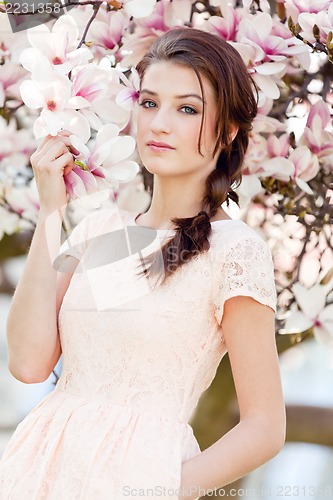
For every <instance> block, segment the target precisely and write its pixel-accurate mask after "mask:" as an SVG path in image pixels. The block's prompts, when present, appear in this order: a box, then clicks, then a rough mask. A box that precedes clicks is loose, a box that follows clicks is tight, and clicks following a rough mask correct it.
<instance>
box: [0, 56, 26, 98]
mask: <svg viewBox="0 0 333 500" xmlns="http://www.w3.org/2000/svg"><path fill="white" fill-rule="evenodd" d="M0 68H1V69H0V108H3V107H4V104H5V100H6V99H19V100H21V96H20V90H19V86H20V83H21V82H22V81H23V80H24V78H26V77H27V76H28V73H27V72H26V71H25V69H23V68H21V67H20V66H18V65H17V64H15V63H13V62H11V61H7V62H6V63H5V64H3V65H2V66H0Z"/></svg>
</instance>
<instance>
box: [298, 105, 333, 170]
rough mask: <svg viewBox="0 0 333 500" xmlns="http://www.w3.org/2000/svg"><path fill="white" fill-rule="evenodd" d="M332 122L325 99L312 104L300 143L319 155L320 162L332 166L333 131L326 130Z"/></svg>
mask: <svg viewBox="0 0 333 500" xmlns="http://www.w3.org/2000/svg"><path fill="white" fill-rule="evenodd" d="M330 123H331V117H330V112H329V109H328V106H327V104H326V103H325V102H324V101H323V100H319V101H318V102H316V103H315V104H314V105H313V106H311V109H310V113H309V116H308V119H307V123H306V127H305V130H304V133H303V135H302V137H301V138H300V140H299V144H300V145H301V146H307V147H308V148H309V149H310V151H311V152H312V153H313V154H314V155H317V157H318V159H319V161H320V162H322V163H327V164H329V165H330V166H331V165H332V161H333V133H332V131H328V130H325V129H326V128H327V127H328V126H330Z"/></svg>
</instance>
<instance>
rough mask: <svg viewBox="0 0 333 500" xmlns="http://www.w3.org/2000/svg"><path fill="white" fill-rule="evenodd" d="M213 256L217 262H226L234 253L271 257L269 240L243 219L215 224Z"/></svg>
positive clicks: (236, 255)
mask: <svg viewBox="0 0 333 500" xmlns="http://www.w3.org/2000/svg"><path fill="white" fill-rule="evenodd" d="M211 253H212V258H213V260H214V261H216V262H221V261H222V262H225V261H226V257H227V256H228V257H230V255H232V257H233V259H234V260H237V258H246V257H247V258H248V259H251V257H253V258H254V257H255V255H258V254H261V255H262V256H264V257H266V258H268V259H269V258H271V252H270V249H269V246H268V243H267V241H266V240H265V239H264V237H263V236H262V235H261V234H259V232H258V231H257V230H256V229H254V228H253V227H251V226H249V225H248V224H246V222H244V221H242V220H232V221H228V222H227V223H225V224H221V225H216V224H215V225H214V228H213V234H212V238H211Z"/></svg>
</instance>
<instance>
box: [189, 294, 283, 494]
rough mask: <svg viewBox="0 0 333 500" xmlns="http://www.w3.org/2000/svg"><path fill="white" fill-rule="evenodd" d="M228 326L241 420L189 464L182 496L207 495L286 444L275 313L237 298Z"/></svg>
mask: <svg viewBox="0 0 333 500" xmlns="http://www.w3.org/2000/svg"><path fill="white" fill-rule="evenodd" d="M240 311H241V313H240ZM222 329H223V335H224V338H225V342H226V345H227V348H228V352H229V358H230V363H231V368H232V373H233V378H234V382H235V388H236V394H237V399H238V404H239V410H240V422H239V423H238V424H237V425H236V426H235V427H233V428H232V429H231V430H230V431H229V432H227V433H226V434H225V435H224V436H223V437H222V438H220V439H219V440H218V441H216V442H215V443H214V444H213V445H212V446H210V447H209V448H207V449H206V450H204V451H203V452H202V453H200V454H199V455H197V456H195V457H194V458H192V459H190V460H187V461H185V462H183V466H182V483H181V488H184V490H185V491H186V492H187V493H188V494H187V496H186V494H185V495H184V496H182V495H181V496H180V499H181V500H182V499H185V498H186V499H191V500H192V499H195V498H198V497H199V496H203V495H204V494H205V492H204V491H201V492H200V488H201V489H202V490H206V491H207V490H208V489H214V488H217V489H218V488H222V487H223V486H225V485H227V484H230V483H232V482H233V481H236V480H237V479H239V478H241V477H243V476H245V475H246V474H248V473H249V472H251V471H253V470H255V469H256V468H258V467H259V466H260V465H262V464H264V463H265V462H267V461H268V460H270V459H271V458H273V457H274V456H275V455H276V454H277V453H278V452H279V451H280V449H281V448H282V446H283V444H284V442H285V429H286V415H285V405H284V401H283V393H282V387H281V379H280V370H279V363H278V354H277V350H276V343H275V328H274V311H273V310H272V309H271V308H270V307H268V306H265V305H262V304H260V303H259V302H257V301H255V300H254V299H252V298H251V297H243V296H237V297H233V298H231V299H229V300H227V301H226V302H225V310H224V315H223V320H222ZM221 397H223V394H222V395H221ZM191 487H192V491H191ZM190 492H191V493H190ZM181 493H182V491H181Z"/></svg>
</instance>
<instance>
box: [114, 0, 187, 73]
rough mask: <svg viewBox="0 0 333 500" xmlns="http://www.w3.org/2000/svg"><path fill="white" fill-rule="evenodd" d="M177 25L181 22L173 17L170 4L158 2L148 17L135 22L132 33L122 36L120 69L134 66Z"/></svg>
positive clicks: (165, 1)
mask: <svg viewBox="0 0 333 500" xmlns="http://www.w3.org/2000/svg"><path fill="white" fill-rule="evenodd" d="M177 25H179V26H183V24H182V23H181V21H180V20H179V19H176V18H175V17H174V12H173V9H172V3H171V2H169V0H161V1H160V2H158V3H157V4H156V5H155V8H154V11H153V12H152V14H151V15H150V16H148V17H144V18H142V19H138V20H136V27H135V30H134V32H133V33H125V35H124V36H123V39H122V42H123V46H122V48H121V51H122V54H123V58H122V61H121V65H122V67H130V66H136V64H137V63H138V62H139V60H140V59H142V57H143V56H144V55H145V53H146V52H147V51H148V50H149V48H150V46H151V44H152V43H153V41H154V40H155V39H156V38H157V37H159V36H161V35H163V33H165V32H166V31H169V29H170V28H172V27H174V26H177Z"/></svg>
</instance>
